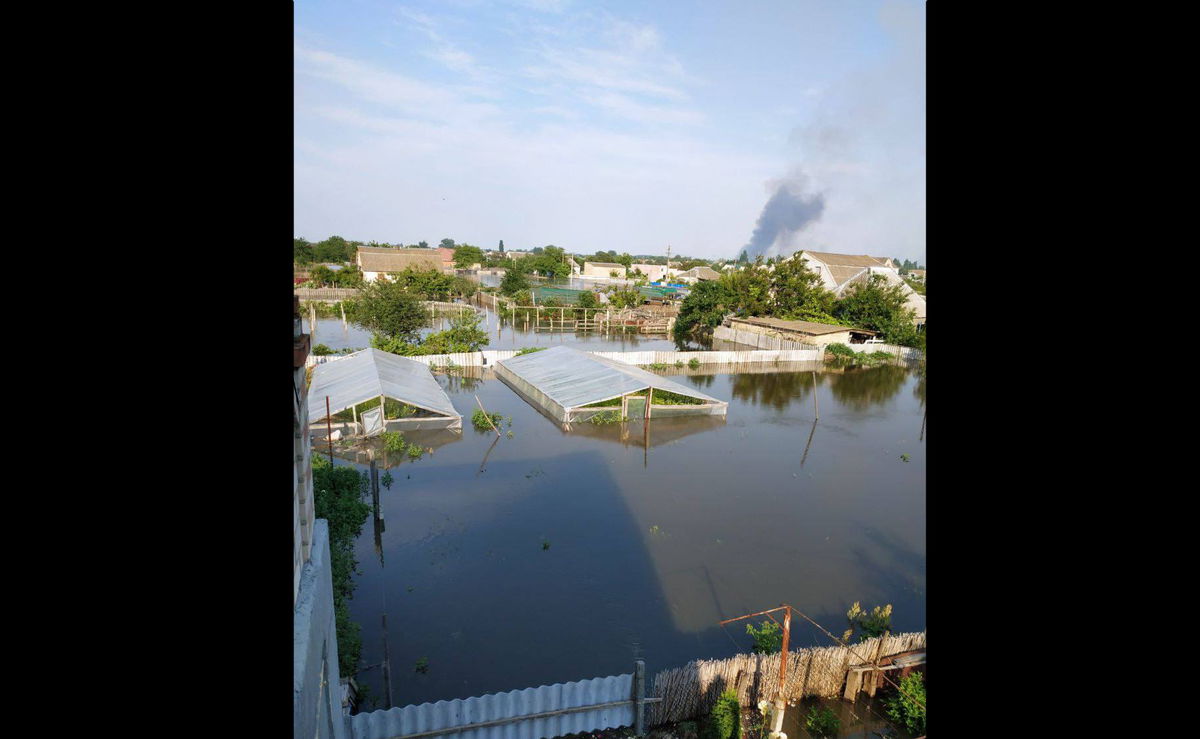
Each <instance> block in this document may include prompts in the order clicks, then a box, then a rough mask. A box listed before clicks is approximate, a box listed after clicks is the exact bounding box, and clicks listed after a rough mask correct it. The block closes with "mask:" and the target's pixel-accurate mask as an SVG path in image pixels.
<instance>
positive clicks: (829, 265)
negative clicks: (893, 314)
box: [793, 249, 925, 325]
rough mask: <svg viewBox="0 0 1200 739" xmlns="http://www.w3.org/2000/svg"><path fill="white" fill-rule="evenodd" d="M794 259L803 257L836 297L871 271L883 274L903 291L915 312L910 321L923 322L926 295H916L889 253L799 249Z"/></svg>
mask: <svg viewBox="0 0 1200 739" xmlns="http://www.w3.org/2000/svg"><path fill="white" fill-rule="evenodd" d="M793 258H794V259H802V260H804V262H805V266H807V267H808V268H809V269H811V270H814V271H815V272H816V273H817V274H818V275H819V276H820V277H821V284H822V285H824V286H825V287H826V288H827V289H829V290H830V291H832V292H833V294H834V295H836V296H838V297H839V298H840V297H842V296H843V295H845V294H846V290H847V289H849V288H850V286H852V285H854V284H856V283H858V282H863V281H866V280H867V279H869V278H870V276H871V275H882V276H883V277H884V279H886V280H887V283H888V284H889V285H899V286H900V287H901V289H903V290H904V293H905V296H906V298H905V305H906V306H907V307H908V308H911V309H912V311H913V313H914V314H915V316H916V317H915V318H914V319H913V323H915V324H917V325H921V324H923V323H925V298H924V296H922V295H918V294H917V292H916V291H915V290H913V289H912V288H911V287H909V286H908V283H906V282H905V281H904V278H902V277H901V276H900V270H899V268H897V267H896V263H895V262H894V261H892V260H891V259H890V258H888V257H872V256H867V255H866V254H833V253H830V252H819V251H808V250H807V249H805V250H803V251H798V252H796V253H795V255H793Z"/></svg>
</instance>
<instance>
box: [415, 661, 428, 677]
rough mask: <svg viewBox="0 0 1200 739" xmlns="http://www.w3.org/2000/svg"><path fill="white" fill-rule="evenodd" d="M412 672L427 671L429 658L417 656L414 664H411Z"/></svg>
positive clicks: (422, 672) (423, 672)
mask: <svg viewBox="0 0 1200 739" xmlns="http://www.w3.org/2000/svg"><path fill="white" fill-rule="evenodd" d="M413 672H419V673H421V674H422V675H424V674H425V673H427V672H429V658H428V657H418V658H417V662H416V664H415V665H413Z"/></svg>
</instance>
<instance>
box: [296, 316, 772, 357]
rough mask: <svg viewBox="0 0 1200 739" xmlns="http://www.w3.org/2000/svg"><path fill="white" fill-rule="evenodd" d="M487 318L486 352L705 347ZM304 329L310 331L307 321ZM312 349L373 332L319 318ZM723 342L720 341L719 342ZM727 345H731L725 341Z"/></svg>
mask: <svg viewBox="0 0 1200 739" xmlns="http://www.w3.org/2000/svg"><path fill="white" fill-rule="evenodd" d="M485 313H486V314H487V315H486V318H485V320H484V322H482V323H480V328H483V329H484V330H486V331H487V332H488V336H489V339H488V343H487V345H486V346H484V347H483V348H484V349H522V348H525V347H533V346H546V347H550V346H558V345H560V344H562V345H566V346H573V347H575V348H577V349H582V350H584V351H606V352H640V351H677V350H678V351H688V350H694V349H700V348H707V347H706V346H705V347H702V346H701V345H700V344H697V343H695V342H694V341H676V340H674V339H672V338H671V337H670V336H669V335H667V334H619V333H616V334H608V335H606V334H602V333H599V332H589V333H582V332H581V333H575V332H573V331H570V332H564V331H541V332H536V331H534V330H533V329H525V328H524V327H523V325H522V323H521V322H519V321H518V322H517V323H516V324H514V323H512V322H497V320H496V314H495V313H494V312H492V311H491V310H490V309H489V310H486V311H485ZM304 328H305V330H306V331H308V330H310V326H309V323H308V318H307V317H305V318H304ZM447 328H450V317H449V316H437V317H434V318H433V319H432V320H431V321H430V326H429V327H428V328H427V329H425V330H424V331H422V335H424V334H428V333H431V332H433V331H441V330H444V329H447ZM312 343H313V346H316V345H317V344H324V345H325V346H328V347H329V348H330V349H334V350H339V349H365V348H367V347H369V346H370V345H371V332H370V331H367V330H365V329H363V328H361V327H359V326H356V325H355V324H353V323H349V322H347V323H346V324H345V325H344V326H343V324H342V319H341V318H318V319H317V330H316V333H315V335H314V336H313V340H312ZM718 343H721V342H718ZM725 343H728V342H725ZM713 348H716V349H721V348H732V349H747V348H752V347H746V346H742V345H740V344H729V345H728V347H725V346H714V347H713Z"/></svg>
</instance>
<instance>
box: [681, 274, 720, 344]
mask: <svg viewBox="0 0 1200 739" xmlns="http://www.w3.org/2000/svg"><path fill="white" fill-rule="evenodd" d="M732 303H733V294H732V293H731V292H730V290H729V286H728V284H727V281H726V280H725V278H724V277H722V279H720V280H718V281H716V282H712V281H709V280H703V281H701V282H698V283H696V285H695V286H694V287H693V288H692V291H691V293H690V294H688V296H687V298H685V299H684V301H683V305H681V306H680V307H679V317H678V318H676V319H675V335H676V336H686V335H688V334H690V333H693V332H700V331H712V330H713V329H714V328H716V327H717V326H719V325H721V319H723V318H724V317H725V314H726V313H729V312H731V311H732V310H733V307H732Z"/></svg>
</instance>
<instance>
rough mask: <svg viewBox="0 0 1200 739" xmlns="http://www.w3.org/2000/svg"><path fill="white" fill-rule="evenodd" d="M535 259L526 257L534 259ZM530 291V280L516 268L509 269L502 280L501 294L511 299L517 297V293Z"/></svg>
mask: <svg viewBox="0 0 1200 739" xmlns="http://www.w3.org/2000/svg"><path fill="white" fill-rule="evenodd" d="M532 258H533V257H525V259H532ZM528 289H529V280H528V278H526V277H525V274H524V273H523V272H521V271H520V270H518V269H516V268H512V269H509V270H508V271H507V272H505V273H504V279H502V280H500V293H501V294H502V295H507V296H509V297H512V296H515V295H516V294H517V293H519V292H521V291H523V290H528Z"/></svg>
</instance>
